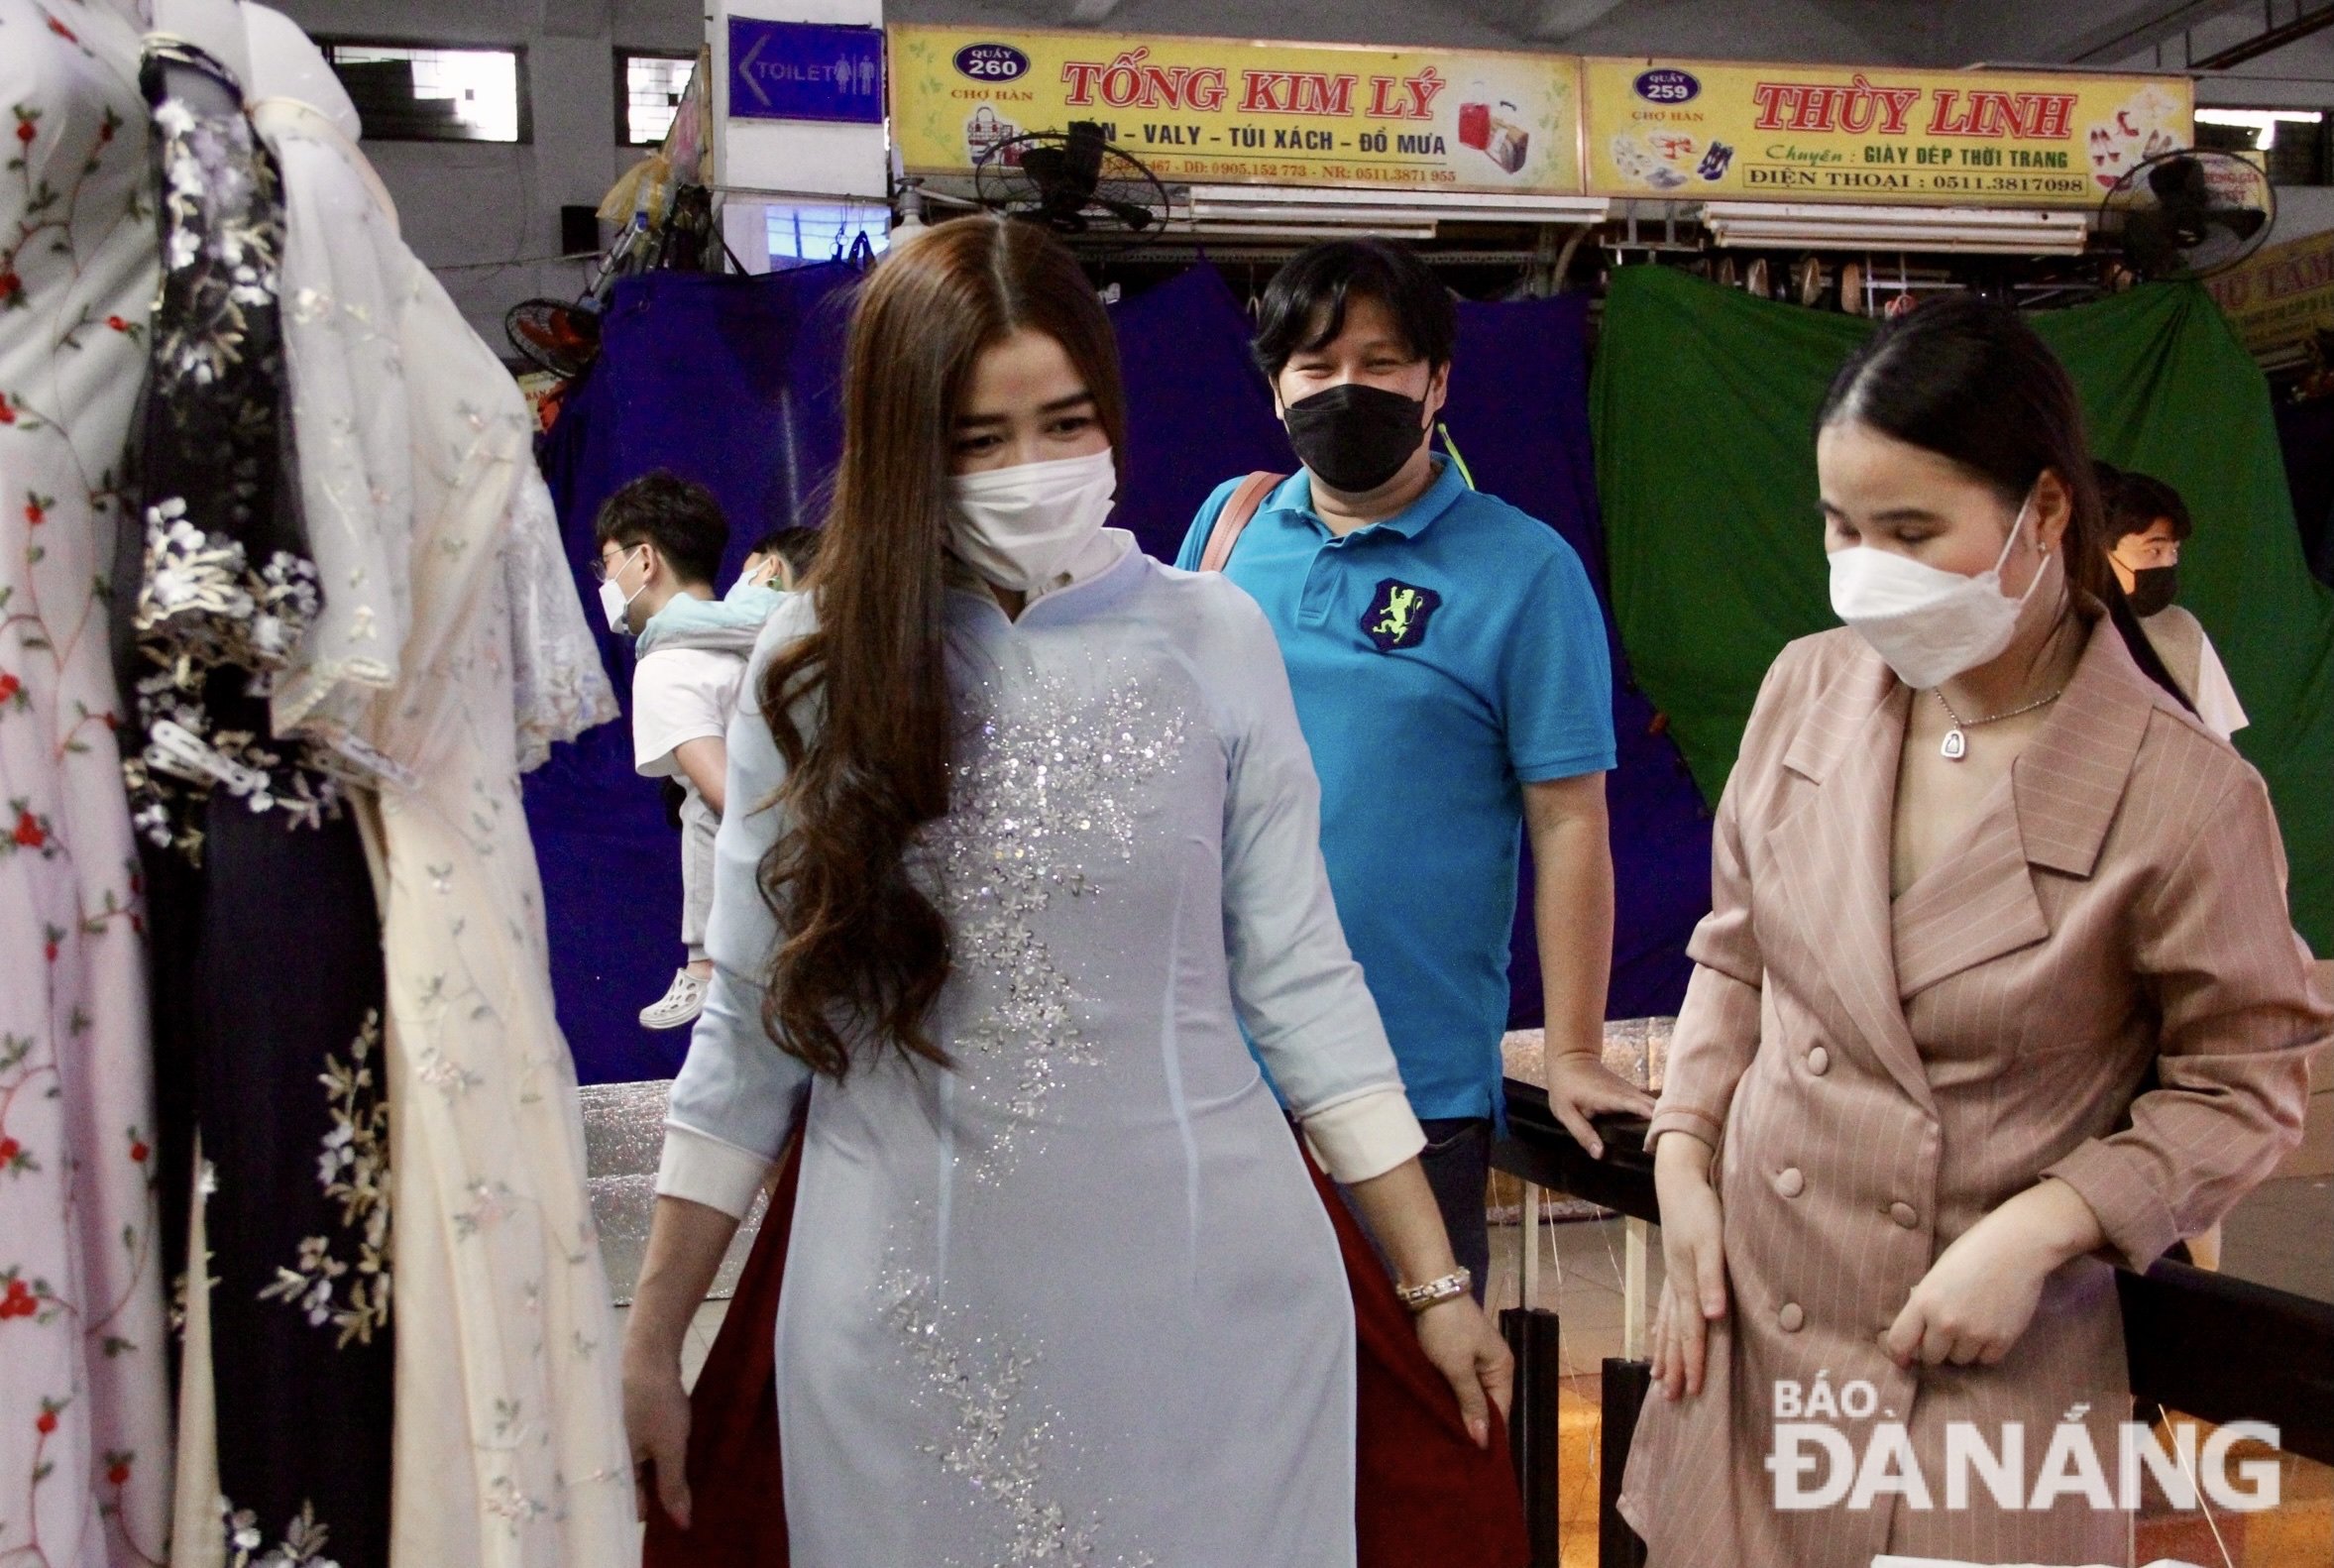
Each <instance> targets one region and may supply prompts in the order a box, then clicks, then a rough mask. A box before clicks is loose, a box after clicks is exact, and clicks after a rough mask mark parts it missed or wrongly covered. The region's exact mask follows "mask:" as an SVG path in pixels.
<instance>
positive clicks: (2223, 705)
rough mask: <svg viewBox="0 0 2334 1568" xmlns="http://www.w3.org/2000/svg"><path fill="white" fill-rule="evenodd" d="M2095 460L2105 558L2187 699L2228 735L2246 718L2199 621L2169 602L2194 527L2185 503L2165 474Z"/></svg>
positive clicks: (2242, 725)
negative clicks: (2159, 476) (2183, 549)
mask: <svg viewBox="0 0 2334 1568" xmlns="http://www.w3.org/2000/svg"><path fill="white" fill-rule="evenodd" d="M2097 466H2098V472H2099V499H2100V504H2102V505H2103V506H2104V508H2105V510H2106V514H2107V529H2106V532H2107V564H2108V565H2109V566H2110V567H2112V568H2113V569H2114V572H2115V580H2116V582H2117V583H2118V584H2119V585H2121V587H2122V588H2123V592H2124V597H2125V598H2126V599H2128V600H2130V601H2131V607H2132V614H2133V615H2135V616H2139V617H2140V626H2141V629H2143V630H2145V631H2146V632H2147V633H2148V641H2149V642H2150V643H2151V644H2152V645H2153V646H2154V647H2155V649H2156V652H2157V655H2158V656H2159V657H2160V658H2162V659H2163V660H2164V666H2165V668H2166V669H2167V671H2169V672H2170V674H2171V678H2172V681H2173V683H2174V684H2175V685H2177V686H2178V687H2179V689H2180V693H2181V695H2182V696H2184V697H2185V698H2187V700H2188V706H2189V707H2190V708H2191V709H2193V710H2195V713H2196V717H2197V718H2199V719H2201V720H2203V721H2204V727H2205V728H2207V729H2210V730H2211V731H2212V732H2213V733H2214V734H2217V735H2219V736H2220V737H2221V738H2222V739H2223V740H2226V739H2228V738H2229V737H2230V736H2231V735H2233V734H2235V733H2236V732H2237V731H2238V730H2240V729H2242V728H2245V727H2246V726H2247V725H2248V724H2250V723H2252V721H2251V720H2249V719H2247V718H2246V717H2245V705H2244V704H2243V703H2240V702H2239V701H2238V700H2237V688H2236V687H2234V686H2232V685H2231V684H2229V672H2228V670H2227V669H2226V668H2224V667H2223V666H2222V664H2221V658H2220V654H2219V653H2218V652H2216V651H2215V650H2214V648H2213V645H2212V638H2210V637H2208V636H2206V635H2205V634H2204V626H2203V623H2202V622H2200V621H2198V620H2197V618H2196V617H2195V616H2192V615H2190V614H2189V613H2188V612H2187V611H2185V610H2183V609H2181V608H2180V607H2179V606H2178V605H2176V604H2174V603H2173V601H2174V600H2175V599H2177V598H2178V597H2179V593H2180V547H2181V546H2182V545H2184V544H2186V543H2187V542H2188V539H2189V536H2190V535H2192V534H2193V533H2195V531H2196V524H2195V521H2194V520H2193V519H2192V518H2191V517H2190V516H2189V515H2188V504H2187V503H2186V502H2184V501H2182V500H2181V499H2180V493H2179V492H2178V491H2176V490H2174V489H2172V488H2171V487H2170V486H2169V485H2167V484H2166V483H2165V482H2164V481H2163V480H2160V479H2155V478H2151V477H2150V476H2149V475H2146V474H2135V473H2132V472H2130V471H2129V470H2124V469H2116V468H2112V467H2110V466H2109V465H2107V464H2105V463H2101V464H2099V465H2097Z"/></svg>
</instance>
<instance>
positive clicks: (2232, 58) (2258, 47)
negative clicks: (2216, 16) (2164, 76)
mask: <svg viewBox="0 0 2334 1568" xmlns="http://www.w3.org/2000/svg"><path fill="white" fill-rule="evenodd" d="M2329 27H2334V4H2327V5H2321V6H2319V7H2318V8H2317V9H2316V10H2315V11H2299V10H2297V11H2296V12H2295V13H2294V15H2293V18H2292V20H2290V21H2288V22H2284V23H2281V24H2280V25H2278V26H2277V27H2272V28H2264V29H2263V30H2262V31H2261V32H2259V33H2256V34H2255V35H2254V36H2253V37H2251V38H2249V39H2247V40H2245V42H2243V43H2242V44H2231V45H2230V46H2229V47H2228V48H2227V49H2223V50H2216V51H2214V52H2213V53H2212V54H2210V55H2207V56H2204V57H2203V58H2202V59H2200V60H2197V61H2195V62H2194V63H2193V65H2192V66H2191V68H2192V69H2195V70H2227V69H2228V68H2229V67H2230V66H2232V65H2242V64H2244V63H2245V62H2246V61H2247V60H2250V59H2259V58H2261V56H2264V55H2273V54H2276V53H2277V52H2278V50H2281V49H2283V48H2284V47H2285V46H2286V45H2288V44H2298V43H2300V42H2301V41H2302V40H2303V39H2305V38H2309V37H2312V36H2313V35H2315V34H2319V33H2323V32H2324V31H2326V29H2327V28H2329Z"/></svg>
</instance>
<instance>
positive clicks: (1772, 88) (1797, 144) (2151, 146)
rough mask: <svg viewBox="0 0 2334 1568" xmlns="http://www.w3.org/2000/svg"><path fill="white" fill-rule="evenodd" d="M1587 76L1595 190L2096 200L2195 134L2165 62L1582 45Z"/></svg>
mask: <svg viewBox="0 0 2334 1568" xmlns="http://www.w3.org/2000/svg"><path fill="white" fill-rule="evenodd" d="M1582 83H1583V90H1584V96H1585V98H1586V108H1585V110H1584V113H1585V115H1586V118H1587V121H1588V134H1587V136H1586V137H1585V138H1584V140H1585V141H1586V143H1587V165H1588V169H1587V173H1588V186H1589V190H1590V192H1591V193H1592V194H1596V195H1606V196H1666V197H1670V198H1672V199H1675V200H1700V199H1720V200H1734V201H1780V202H1807V201H1855V202H1869V203H1873V204H1884V203H1891V202H1906V203H1914V204H1920V205H1926V206H1956V207H1958V206H2005V207H2080V206H2095V205H2097V204H2098V202H2099V201H2100V200H2101V199H2102V198H2103V197H2104V196H2105V195H2106V194H2107V192H2108V190H2109V188H2110V187H2112V186H2113V185H2114V184H2115V182H2116V180H2117V178H2119V177H2120V176H2121V175H2122V174H2124V173H2125V172H2126V171H2127V170H2129V169H2131V168H2135V167H2136V166H2138V165H2139V164H2140V163H2141V162H2142V161H2143V160H2145V159H2149V158H2153V157H2155V156H2156V155H2157V154H2159V153H2167V152H2169V151H2171V150H2172V149H2174V148H2180V147H2186V146H2188V145H2189V144H2190V143H2191V142H2193V141H2194V140H2195V135H2194V133H2195V90H2194V87H2193V85H2192V84H2191V83H2190V82H2189V81H2187V80H2186V79H2185V78H2183V77H2175V76H2082V75H2036V74H2031V73H2020V72H2009V71H1991V70H1985V71H1977V70H1959V71H1937V70H1928V71H1924V70H1899V69H1896V68H1894V67H1892V66H1883V65H1870V66H1864V67H1862V68H1860V69H1858V68H1854V67H1848V66H1832V65H1743V64H1719V63H1711V62H1705V61H1699V60H1666V59H1590V60H1588V61H1587V62H1586V63H1585V65H1584V66H1583V68H1582Z"/></svg>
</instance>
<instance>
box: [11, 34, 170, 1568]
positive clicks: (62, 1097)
mask: <svg viewBox="0 0 2334 1568" xmlns="http://www.w3.org/2000/svg"><path fill="white" fill-rule="evenodd" d="M129 10H130V6H129V4H128V3H127V0H122V3H120V4H110V5H109V4H106V3H104V0H90V3H86V4H84V3H82V0H0V973H4V974H5V975H6V979H5V981H4V982H0V1497H4V1498H5V1499H6V1500H7V1501H6V1502H5V1504H0V1563H7V1564H9V1565H11V1568H13V1565H15V1564H18V1563H42V1562H47V1563H56V1564H64V1563H72V1564H75V1565H80V1564H88V1563H138V1562H148V1561H154V1560H158V1559H161V1558H164V1557H166V1556H167V1551H168V1543H167V1540H166V1539H165V1531H166V1527H167V1518H168V1507H169V1497H170V1492H169V1488H170V1473H171V1456H170V1421H169V1401H168V1391H167V1364H168V1339H167V1330H166V1328H165V1326H164V1311H165V1306H164V1284H163V1281H164V1270H163V1267H162V1263H161V1260H160V1258H159V1257H158V1256H157V1252H158V1249H157V1246H156V1242H157V1225H156V1217H155V1204H154V1191H153V1187H154V1177H155V1168H156V1165H157V1161H156V1160H155V1142H154V1141H155V1138H156V1133H155V1127H154V1092H153V1073H154V1049H153V1042H152V1040H151V1038H150V1036H149V1033H148V1026H147V1007H146V980H145V973H146V957H145V953H144V952H143V951H142V949H141V946H140V940H139V936H138V930H137V927H138V922H139V919H140V913H139V907H140V900H139V892H138V878H137V866H138V861H137V853H136V849H135V845H134V840H133V839H132V837H131V831H130V813H129V807H128V804H127V802H126V800H125V799H124V796H123V789H122V766H121V757H120V753H119V751H118V750H117V742H116V732H115V726H116V724H117V723H118V722H119V719H120V715H121V710H122V704H121V699H120V695H119V692H118V690H117V688H116V685H115V680H114V671H113V667H112V663H111V660H110V659H109V657H108V642H109V637H110V634H111V632H112V630H113V625H114V620H115V616H117V614H118V610H117V601H116V600H115V598H114V596H113V584H112V582H111V580H110V579H111V568H112V563H113V559H114V550H115V541H116V535H117V532H118V531H119V530H120V529H121V528H122V527H123V526H124V524H125V521H126V518H125V502H124V499H123V496H122V490H121V456H122V450H123V447H124V446H125V444H126V443H127V440H128V436H129V432H130V428H131V424H132V419H133V415H134V411H135V408H136V404H137V399H138V393H139V389H140V387H141V386H142V385H143V384H144V381H145V368H146V353H147V338H146V332H147V317H148V314H149V312H150V311H151V310H152V308H153V303H154V290H155V274H156V254H155V228H154V221H153V205H152V201H151V199H150V195H149V183H148V182H149V179H150V177H151V176H150V174H149V170H148V165H147V158H146V124H147V119H146V108H145V105H144V103H143V102H142V101H141V100H140V98H139V95H138V35H137V31H136V24H135V23H134V22H132V21H131V20H129V19H128V18H127V17H126V15H125V13H127V12H128V11H129Z"/></svg>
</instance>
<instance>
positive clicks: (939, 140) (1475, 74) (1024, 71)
mask: <svg viewBox="0 0 2334 1568" xmlns="http://www.w3.org/2000/svg"><path fill="white" fill-rule="evenodd" d="M888 32H889V35H890V46H889V47H890V64H891V72H890V74H891V83H892V136H893V139H894V141H895V143H896V144H897V146H898V147H899V150H900V156H901V161H902V163H903V164H904V165H905V166H906V168H907V169H908V171H909V172H911V173H919V174H963V173H967V172H969V171H970V170H971V169H972V168H973V167H974V166H975V165H976V164H978V163H979V162H980V161H981V159H982V158H984V157H985V156H987V155H988V154H989V152H990V151H991V150H992V149H994V148H997V147H998V146H1000V145H1002V144H1004V143H1006V142H1009V141H1011V140H1012V139H1013V138H1014V137H1017V136H1022V135H1026V134H1028V133H1030V132H1033V131H1064V130H1066V129H1068V127H1069V124H1070V122H1071V121H1073V120H1093V121H1096V122H1099V123H1100V124H1101V125H1102V127H1103V130H1104V133H1105V135H1106V136H1107V137H1108V138H1109V139H1110V140H1111V141H1112V142H1113V143H1115V144H1116V145H1117V147H1118V148H1119V150H1120V151H1121V152H1125V153H1129V154H1132V155H1133V156H1134V157H1136V158H1138V159H1140V160H1141V161H1142V162H1143V163H1144V164H1145V165H1147V166H1148V167H1149V168H1151V170H1152V172H1154V173H1156V174H1157V175H1159V177H1160V178H1161V179H1162V180H1163V181H1166V182H1167V183H1227V184H1228V183H1239V182H1250V183H1262V184H1284V185H1332V186H1384V187H1392V188H1404V187H1407V188H1412V189H1422V190H1465V191H1528V192H1533V193H1543V194H1558V195H1577V194H1579V193H1580V80H1579V68H1580V61H1579V59H1578V58H1577V57H1575V56H1566V55H1510V54H1495V53H1476V52H1462V51H1455V50H1421V49H1400V50H1392V49H1373V48H1366V47H1361V46H1350V45H1333V44H1273V43H1256V42H1248V41H1239V40H1231V39H1205V38H1127V37H1123V36H1119V37H1113V36H1110V35H1107V34H1095V33H1072V32H1056V31H1049V30H1044V29H1034V28H986V27H981V28H962V27H925V26H920V25H910V24H895V25H894V26H892V27H891V28H890V29H888Z"/></svg>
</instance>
